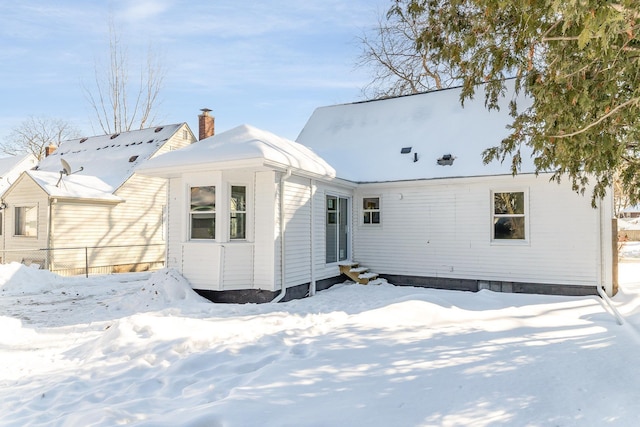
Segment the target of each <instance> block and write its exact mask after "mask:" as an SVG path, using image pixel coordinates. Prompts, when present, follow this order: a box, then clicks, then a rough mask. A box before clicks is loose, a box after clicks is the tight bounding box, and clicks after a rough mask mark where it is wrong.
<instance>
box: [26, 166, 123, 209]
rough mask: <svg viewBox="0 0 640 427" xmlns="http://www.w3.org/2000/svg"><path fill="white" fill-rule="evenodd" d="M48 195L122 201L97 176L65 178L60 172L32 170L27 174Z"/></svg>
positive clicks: (109, 186)
mask: <svg viewBox="0 0 640 427" xmlns="http://www.w3.org/2000/svg"><path fill="white" fill-rule="evenodd" d="M26 174H27V175H29V176H30V177H31V178H32V179H33V180H34V181H35V182H36V184H38V185H39V186H40V187H41V188H42V189H43V190H44V191H45V192H46V193H47V194H49V195H50V196H52V197H62V198H74V199H92V200H104V201H113V202H117V201H122V200H123V199H122V198H120V197H118V196H114V195H113V190H114V189H113V187H112V186H111V185H109V184H107V183H106V182H104V181H103V180H101V179H100V178H98V177H95V176H87V175H80V174H73V175H69V176H63V177H62V179H60V172H48V171H41V170H36V171H34V170H30V171H27V172H26Z"/></svg>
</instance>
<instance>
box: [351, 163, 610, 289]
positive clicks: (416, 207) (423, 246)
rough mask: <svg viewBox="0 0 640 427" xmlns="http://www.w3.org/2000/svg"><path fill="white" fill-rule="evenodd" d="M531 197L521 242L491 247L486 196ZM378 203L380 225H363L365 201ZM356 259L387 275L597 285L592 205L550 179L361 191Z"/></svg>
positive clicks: (420, 184) (467, 181) (364, 187)
mask: <svg viewBox="0 0 640 427" xmlns="http://www.w3.org/2000/svg"><path fill="white" fill-rule="evenodd" d="M492 190H493V191H525V192H526V194H527V195H528V201H529V211H528V212H527V221H528V238H527V241H526V242H500V243H497V242H492V241H491V229H492V217H491V203H492V199H491V191H492ZM376 195H377V196H380V197H381V218H382V219H381V224H380V225H363V224H362V219H361V216H362V214H361V212H362V206H361V205H362V197H363V196H365V197H366V196H376ZM354 205H355V207H356V209H354V225H355V227H354V230H355V235H354V242H355V248H354V253H353V256H354V259H355V260H357V261H358V262H360V263H362V264H364V265H366V266H367V267H369V268H370V269H372V270H374V271H376V272H379V273H386V274H398V275H409V276H411V275H415V276H428V277H448V278H462V279H479V280H502V281H514V282H532V283H552V284H569V285H594V284H596V283H598V282H599V268H598V265H599V257H600V241H599V237H598V236H599V227H600V219H599V214H598V211H597V210H595V209H591V208H590V199H589V198H588V197H582V196H579V195H576V194H575V193H573V192H572V191H570V189H569V188H568V186H567V185H562V186H559V185H557V184H555V183H549V182H548V176H540V177H538V178H536V177H535V176H534V175H520V176H517V177H511V176H505V177H486V178H465V179H447V180H433V181H422V182H413V183H388V184H367V185H362V186H360V188H359V190H358V192H357V197H356V200H355V204H354Z"/></svg>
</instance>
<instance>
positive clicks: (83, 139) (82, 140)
mask: <svg viewBox="0 0 640 427" xmlns="http://www.w3.org/2000/svg"><path fill="white" fill-rule="evenodd" d="M87 139H89V138H82V139H81V140H80V144H82V143H83V142H85V141H86V140H87Z"/></svg>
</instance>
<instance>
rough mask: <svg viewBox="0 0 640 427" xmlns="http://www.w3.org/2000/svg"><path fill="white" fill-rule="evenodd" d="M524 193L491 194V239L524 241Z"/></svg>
mask: <svg viewBox="0 0 640 427" xmlns="http://www.w3.org/2000/svg"><path fill="white" fill-rule="evenodd" d="M525 210H526V203H525V192H524V191H515V192H500V193H498V192H495V193H493V239H494V240H525V239H526V237H527V236H526V222H525V220H526V212H525Z"/></svg>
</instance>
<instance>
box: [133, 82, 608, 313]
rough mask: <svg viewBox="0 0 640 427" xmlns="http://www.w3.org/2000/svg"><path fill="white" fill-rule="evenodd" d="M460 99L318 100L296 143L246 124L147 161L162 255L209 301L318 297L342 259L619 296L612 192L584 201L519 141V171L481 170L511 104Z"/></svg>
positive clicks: (471, 284) (460, 284)
mask: <svg viewBox="0 0 640 427" xmlns="http://www.w3.org/2000/svg"><path fill="white" fill-rule="evenodd" d="M480 92H481V91H480ZM459 94H460V90H459V89H448V90H442V91H435V92H430V93H425V94H419V95H411V96H403V97H397V98H388V99H384V100H378V101H369V102H360V103H354V104H345V105H335V106H330V107H322V108H318V109H317V110H316V111H315V112H314V113H313V115H312V116H311V118H310V119H309V121H308V122H307V124H306V126H305V127H304V129H303V130H302V132H301V134H300V136H299V138H298V143H295V142H293V141H287V140H284V139H282V138H279V137H277V136H275V135H273V134H269V133H268V132H264V131H260V130H257V129H254V128H251V127H248V126H242V127H239V128H236V129H233V130H231V131H228V132H225V133H221V134H219V135H217V136H214V137H212V138H209V139H207V140H204V141H201V142H200V143H198V144H197V145H194V146H191V147H188V148H186V149H183V150H179V151H176V152H172V153H168V154H165V155H163V156H159V157H157V158H155V159H153V160H151V161H149V162H148V163H146V164H145V165H144V166H143V167H142V168H141V170H140V173H145V174H150V175H152V176H158V177H165V178H168V179H169V201H168V207H169V210H168V221H169V232H168V252H167V265H168V266H170V267H175V268H177V269H178V270H179V271H180V272H181V273H182V274H183V275H184V276H185V277H186V278H187V279H188V280H189V281H190V282H191V284H192V286H193V287H194V288H195V289H196V290H198V291H199V292H200V293H201V294H203V295H205V296H207V297H209V298H210V299H212V300H215V301H268V300H271V299H273V298H274V297H275V299H276V300H280V299H285V300H286V299H290V298H294V297H302V296H304V295H306V294H311V295H313V293H314V292H315V290H318V289H323V288H325V287H328V286H330V285H331V284H333V283H336V282H338V281H342V280H343V276H342V277H341V275H340V272H341V271H345V272H346V273H348V274H352V273H353V272H354V271H355V272H356V278H357V274H359V273H360V272H361V271H362V270H361V269H351V267H347V268H346V270H345V269H344V265H349V266H350V265H351V264H352V263H353V262H358V263H360V264H361V265H364V266H365V267H367V268H370V269H371V270H373V271H375V272H377V273H379V274H380V275H381V276H382V277H383V278H386V279H387V280H389V281H390V282H392V283H394V284H397V285H417V286H428V287H435V288H443V289H459V290H472V291H476V290H480V289H492V290H497V291H503V292H531V293H549V294H566V295H585V294H596V293H597V292H598V288H604V290H605V291H606V292H607V293H608V294H609V295H611V294H613V293H615V283H616V280H615V278H614V274H615V273H614V271H615V269H614V256H613V252H614V246H615V245H614V244H613V240H614V230H613V229H612V217H613V202H612V197H609V196H608V197H606V198H605V199H603V200H600V201H599V203H598V207H597V208H596V209H594V208H592V207H591V204H590V202H591V200H590V198H589V197H584V196H581V195H578V194H576V193H575V192H573V191H572V190H571V186H570V184H568V183H567V182H566V180H565V181H564V182H563V183H562V184H561V185H559V184H557V183H555V182H549V178H550V174H546V173H541V174H539V175H536V174H535V173H534V172H535V171H534V166H533V161H532V159H531V158H530V155H529V153H526V152H525V153H523V164H522V173H521V174H519V175H517V176H512V175H511V173H510V165H508V164H506V163H508V161H507V162H505V164H500V163H492V164H489V165H484V164H483V162H482V151H483V150H484V149H486V148H488V147H491V146H494V145H497V144H499V143H500V141H501V139H502V138H504V137H505V136H506V135H507V132H508V131H507V129H506V128H505V126H506V125H507V124H508V123H509V121H510V117H509V115H508V114H507V111H508V109H507V108H506V102H508V99H507V100H505V105H504V106H503V109H502V110H501V111H499V112H498V111H491V112H489V111H487V110H486V109H485V108H484V97H483V94H482V93H479V94H478V95H477V98H476V99H474V100H469V101H467V102H466V103H465V108H462V107H461V106H460V103H459ZM307 147H310V148H311V149H309V148H307ZM312 150H313V151H312ZM334 168H335V170H334ZM187 170H188V172H185V171H187ZM587 194H589V190H587ZM238 230H241V232H239V231H238ZM341 265H342V266H343V269H341ZM363 276H364V280H365V281H366V280H367V278H368V277H369V276H367V274H366V273H365V274H363ZM283 289H284V290H285V291H284V292H283Z"/></svg>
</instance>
